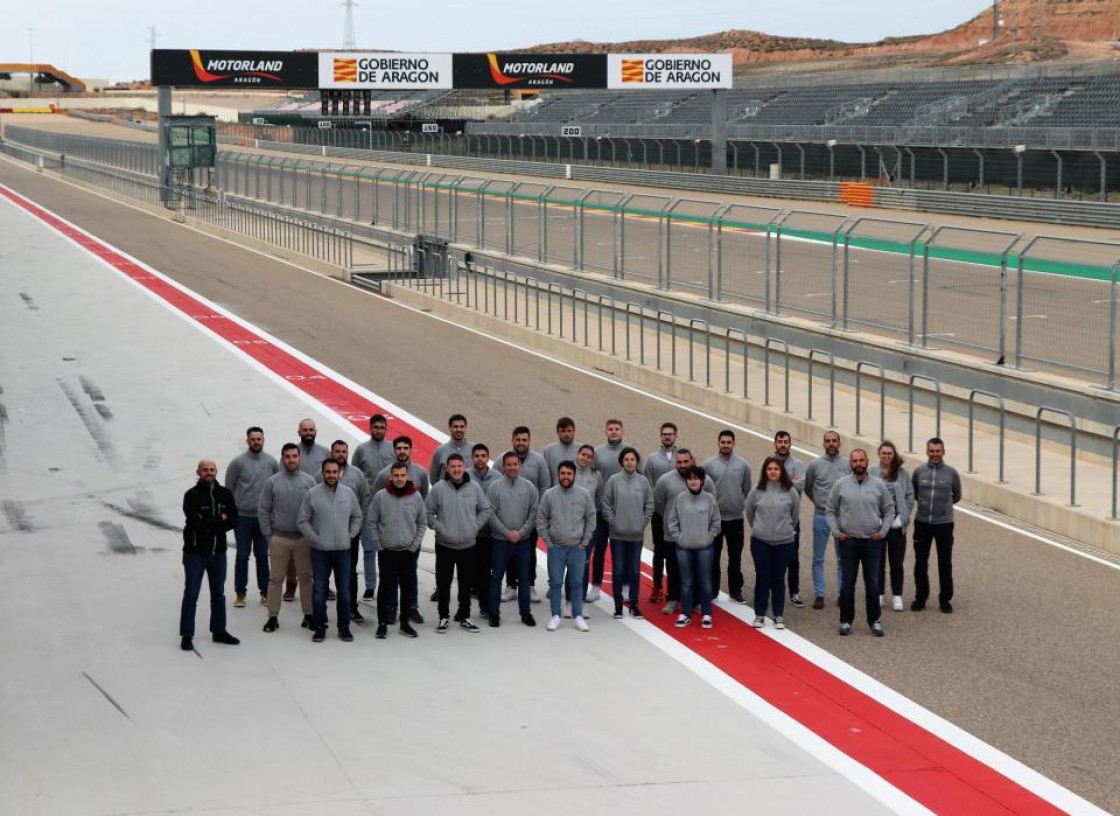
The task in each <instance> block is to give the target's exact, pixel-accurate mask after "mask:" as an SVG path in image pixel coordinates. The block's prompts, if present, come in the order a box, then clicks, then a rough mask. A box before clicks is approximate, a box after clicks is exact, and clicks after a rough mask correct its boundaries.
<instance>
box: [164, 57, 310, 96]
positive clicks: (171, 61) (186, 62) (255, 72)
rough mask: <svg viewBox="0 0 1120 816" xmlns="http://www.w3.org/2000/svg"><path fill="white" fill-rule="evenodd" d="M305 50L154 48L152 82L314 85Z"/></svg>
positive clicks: (183, 85) (176, 84)
mask: <svg viewBox="0 0 1120 816" xmlns="http://www.w3.org/2000/svg"><path fill="white" fill-rule="evenodd" d="M315 65H316V61H315V54H313V53H311V52H309V51H211V50H207V49H202V48H195V49H188V50H181V49H167V48H157V49H154V50H153V51H152V66H151V67H152V73H151V79H152V84H153V85H156V86H161V85H164V86H171V87H179V88H244V87H256V88H314V87H316V85H315V82H316V80H317V79H318V77H317V76H316V70H315Z"/></svg>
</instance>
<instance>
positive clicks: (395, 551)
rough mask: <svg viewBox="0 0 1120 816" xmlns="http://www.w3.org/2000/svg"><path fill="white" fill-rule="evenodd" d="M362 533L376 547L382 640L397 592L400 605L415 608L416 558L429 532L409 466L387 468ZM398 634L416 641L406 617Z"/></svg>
mask: <svg viewBox="0 0 1120 816" xmlns="http://www.w3.org/2000/svg"><path fill="white" fill-rule="evenodd" d="M364 526H365V530H366V533H367V534H368V535H369V537H370V539H371V540H372V541H373V544H374V546H375V547H377V560H378V570H379V571H380V573H381V583H380V585H379V586H378V588H377V634H376V637H377V638H378V639H379V640H381V639H383V638H384V637H385V635H386V633H387V632H388V629H389V624H390V622H392V621H393V619H395V618H396V612H397V592H398V588H399V591H400V605H401V606H402V607H403V608H405V609H411V608H412V607H414V606H415V605H416V556H415V553H418V552H420V544H421V542H422V541H423V540H424V531H425V530H426V529H427V528H428V525H427V512H426V510H425V507H424V499H423V497H421V495H420V492H419V491H418V490H417V489H416V485H414V484H413V483H412V482H411V481H409V479H408V465H407V464H405V463H403V462H395V463H394V464H392V465H390V466H389V484H388V485H386V486H385V487H384V488H383V489H381V490H379V491H377V492H376V493H374V494H373V498H372V499H371V500H370V503H369V511H368V512H367V513H366V520H365V525H364ZM400 632H401V634H402V635H405V636H406V637H411V638H414V637H417V632H416V630H415V629H414V628H412V624H411V623H410V622H409V620H408V617H407V616H406V617H403V618H401V628H400Z"/></svg>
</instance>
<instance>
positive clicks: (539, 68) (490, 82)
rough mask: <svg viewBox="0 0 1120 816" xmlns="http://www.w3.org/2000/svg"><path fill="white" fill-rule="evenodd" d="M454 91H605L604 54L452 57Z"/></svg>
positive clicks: (458, 55)
mask: <svg viewBox="0 0 1120 816" xmlns="http://www.w3.org/2000/svg"><path fill="white" fill-rule="evenodd" d="M454 67H455V73H454V78H455V87H456V88H481V89H486V88H510V89H518V88H605V87H606V81H605V80H606V68H607V59H606V55H605V54H497V53H491V54H455V55H454Z"/></svg>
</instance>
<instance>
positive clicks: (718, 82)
mask: <svg viewBox="0 0 1120 816" xmlns="http://www.w3.org/2000/svg"><path fill="white" fill-rule="evenodd" d="M731 79H732V77H731V55H730V54H607V87H608V88H611V89H614V90H641V89H643V88H646V89H649V90H664V89H666V88H668V89H673V88H682V89H689V88H692V89H702V88H711V89H714V88H730V87H731Z"/></svg>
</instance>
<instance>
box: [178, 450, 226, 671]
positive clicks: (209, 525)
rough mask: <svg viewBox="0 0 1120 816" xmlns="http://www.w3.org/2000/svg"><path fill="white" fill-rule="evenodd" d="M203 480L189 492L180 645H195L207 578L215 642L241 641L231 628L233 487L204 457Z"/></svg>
mask: <svg viewBox="0 0 1120 816" xmlns="http://www.w3.org/2000/svg"><path fill="white" fill-rule="evenodd" d="M195 475H197V476H198V481H197V482H196V483H195V486H194V487H192V488H191V489H190V490H188V491H187V492H186V493H184V494H183V515H184V517H185V518H186V523H185V524H184V525H183V573H184V582H183V603H182V607H181V609H180V612H179V637H180V638H182V640H181V641H180V643H179V647H180V648H181V649H182V650H183V651H184V652H190V651H193V650H194V614H195V609H196V608H197V606H198V594H199V592H200V591H201V590H202V578H203V576H206V578H207V579H208V580H209V582H210V633H211V637H212V639H213V641H214V642H215V643H224V644H226V645H228V646H236V645H237V644H238V643H240V642H241V641H239V640H238V639H237V638H235V637H234V636H233V635H231V634H230V633H229V632H227V631H226V596H225V583H226V533H227V532H229V531H230V530H232V529H233V528H234V525H236V524H237V505H236V504H235V503H234V500H233V492H232V491H230V490H228V489H227V488H225V487H222V486H221V485H220V484H218V465H217V463H215V462H214V461H213V460H212V459H203V460H202V461H200V462H199V463H198V467H197V469H196V470H195Z"/></svg>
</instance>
